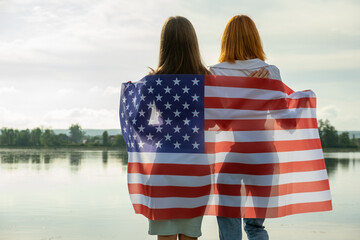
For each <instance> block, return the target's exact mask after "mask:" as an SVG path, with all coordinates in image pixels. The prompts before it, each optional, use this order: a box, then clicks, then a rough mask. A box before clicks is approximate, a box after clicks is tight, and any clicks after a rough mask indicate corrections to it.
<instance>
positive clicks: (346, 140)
mask: <svg viewBox="0 0 360 240" xmlns="http://www.w3.org/2000/svg"><path fill="white" fill-rule="evenodd" d="M339 144H340V146H342V147H349V146H350V145H351V142H350V136H349V132H342V133H341V134H340V135H339Z"/></svg>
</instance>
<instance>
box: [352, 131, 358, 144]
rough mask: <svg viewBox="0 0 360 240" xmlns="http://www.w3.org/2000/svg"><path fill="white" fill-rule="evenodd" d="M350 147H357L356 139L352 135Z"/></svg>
mask: <svg viewBox="0 0 360 240" xmlns="http://www.w3.org/2000/svg"><path fill="white" fill-rule="evenodd" d="M351 145H353V146H357V145H358V141H357V139H356V138H355V134H353V135H352V139H351Z"/></svg>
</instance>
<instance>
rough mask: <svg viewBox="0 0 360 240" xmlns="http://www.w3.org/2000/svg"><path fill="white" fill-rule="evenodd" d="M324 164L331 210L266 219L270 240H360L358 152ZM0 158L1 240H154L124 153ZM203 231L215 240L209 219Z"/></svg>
mask: <svg viewBox="0 0 360 240" xmlns="http://www.w3.org/2000/svg"><path fill="white" fill-rule="evenodd" d="M325 158H326V165H327V170H328V174H329V179H330V187H331V192H332V197H333V207H334V210H333V211H331V212H322V213H307V214H300V215H293V216H287V217H284V218H277V219H267V220H266V221H265V226H266V229H267V230H268V232H269V235H270V238H271V239H278V240H282V239H284V240H285V239H286V240H289V239H293V240H303V239H317V240H322V239H324V240H325V239H326V240H332V239H334V240H335V239H336V240H338V239H342V240H347V239H349V240H350V239H360V191H359V184H360V152H333V153H325ZM0 159H1V161H0V239H1V240H35V239H36V240H57V239H64V240H85V239H86V240H95V239H97V240H105V239H106V240H108V239H126V240H127V239H131V240H143V239H156V237H154V236H149V235H147V230H148V229H147V228H148V222H147V219H146V218H145V217H143V216H142V215H135V214H134V212H133V209H132V206H131V203H130V199H129V197H128V192H127V184H126V169H127V166H126V153H124V152H120V151H98V150H94V151H90V150H86V151H84V150H69V149H63V150H28V149H23V150H19V149H16V150H14V149H0ZM202 231H203V236H202V237H201V238H200V239H206V240H215V239H218V230H217V223H216V219H215V217H212V216H207V217H205V218H204V221H203V227H202ZM243 239H247V238H246V237H243Z"/></svg>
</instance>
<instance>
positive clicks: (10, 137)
mask: <svg viewBox="0 0 360 240" xmlns="http://www.w3.org/2000/svg"><path fill="white" fill-rule="evenodd" d="M1 145H3V146H14V145H15V131H14V129H12V128H2V129H1Z"/></svg>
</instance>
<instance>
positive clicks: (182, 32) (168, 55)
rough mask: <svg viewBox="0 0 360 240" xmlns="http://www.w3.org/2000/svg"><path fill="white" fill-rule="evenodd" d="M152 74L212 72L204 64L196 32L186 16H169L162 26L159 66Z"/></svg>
mask: <svg viewBox="0 0 360 240" xmlns="http://www.w3.org/2000/svg"><path fill="white" fill-rule="evenodd" d="M151 74H210V72H209V71H208V70H207V69H206V67H205V66H204V65H203V64H202V61H201V56H200V50H199V44H198V40H197V37H196V32H195V29H194V27H193V25H192V24H191V22H190V21H189V20H187V19H186V18H184V17H181V16H176V17H169V18H168V19H167V20H166V21H165V23H164V26H163V28H162V31H161V39H160V54H159V66H158V67H157V69H156V70H154V71H153V72H152V73H151Z"/></svg>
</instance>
